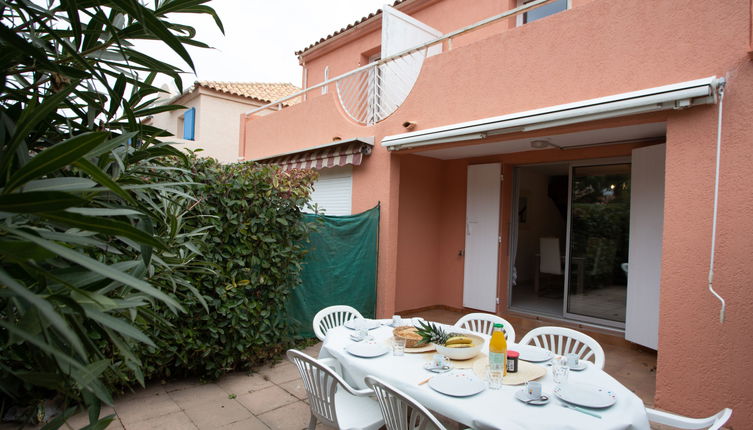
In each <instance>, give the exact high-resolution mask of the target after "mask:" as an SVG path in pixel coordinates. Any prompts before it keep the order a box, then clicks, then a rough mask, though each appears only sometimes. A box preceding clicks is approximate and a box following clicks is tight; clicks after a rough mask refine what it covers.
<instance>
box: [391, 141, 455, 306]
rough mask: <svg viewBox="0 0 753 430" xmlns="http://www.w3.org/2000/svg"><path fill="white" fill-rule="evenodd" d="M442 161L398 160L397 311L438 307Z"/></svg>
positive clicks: (406, 157) (414, 157)
mask: <svg viewBox="0 0 753 430" xmlns="http://www.w3.org/2000/svg"><path fill="white" fill-rule="evenodd" d="M441 164H442V163H441V161H439V160H436V159H433V158H426V157H418V156H415V155H407V156H405V157H400V196H399V199H400V208H399V217H398V224H399V226H400V229H399V233H398V247H397V257H398V266H397V288H396V291H397V296H396V298H395V307H396V309H398V310H406V309H418V308H422V307H427V306H433V305H436V304H438V303H440V302H439V301H438V300H440V297H439V296H440V286H439V280H440V278H439V273H440V270H438V269H439V267H438V266H437V262H438V261H437V257H438V255H439V253H440V250H441V249H442V248H441V246H440V240H439V238H440V236H441V234H440V233H441V230H440V228H439V227H440V219H441V217H442V208H443V206H442V204H441V203H442V194H443V190H442V187H441V177H442V176H441V167H442V166H441Z"/></svg>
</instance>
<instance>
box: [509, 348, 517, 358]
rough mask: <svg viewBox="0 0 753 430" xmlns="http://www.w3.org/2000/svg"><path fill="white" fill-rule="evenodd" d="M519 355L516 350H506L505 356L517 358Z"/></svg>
mask: <svg viewBox="0 0 753 430" xmlns="http://www.w3.org/2000/svg"><path fill="white" fill-rule="evenodd" d="M519 356H520V353H519V352H518V351H510V350H509V349H508V350H507V358H518V357H519Z"/></svg>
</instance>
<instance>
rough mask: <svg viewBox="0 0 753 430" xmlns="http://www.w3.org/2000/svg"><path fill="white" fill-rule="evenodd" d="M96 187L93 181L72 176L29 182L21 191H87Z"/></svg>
mask: <svg viewBox="0 0 753 430" xmlns="http://www.w3.org/2000/svg"><path fill="white" fill-rule="evenodd" d="M95 185H97V183H96V182H94V181H92V180H91V179H87V178H79V177H75V176H72V177H62V178H50V179H37V180H35V181H29V182H27V183H26V185H24V186H23V187H21V191H25V192H29V191H86V190H89V189H91V188H92V187H94V186H95Z"/></svg>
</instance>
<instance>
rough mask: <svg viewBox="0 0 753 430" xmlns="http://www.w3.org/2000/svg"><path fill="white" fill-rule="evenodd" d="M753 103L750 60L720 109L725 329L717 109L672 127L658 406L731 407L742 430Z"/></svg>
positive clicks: (748, 413)
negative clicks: (715, 209) (720, 298)
mask: <svg viewBox="0 0 753 430" xmlns="http://www.w3.org/2000/svg"><path fill="white" fill-rule="evenodd" d="M741 55H744V53H742V52H741ZM752 101H753V63H751V62H748V61H745V62H743V63H741V64H740V67H739V68H737V69H736V70H734V71H732V72H731V73H730V75H729V83H728V85H727V90H726V95H725V98H724V109H723V111H724V118H723V124H724V126H723V132H722V152H721V158H720V172H721V173H720V181H719V212H718V225H717V242H716V243H717V248H716V256H715V260H716V261H715V268H714V274H715V277H714V288H715V289H716V291H718V292H719V294H721V295H722V296H723V297H724V298H725V299H726V301H727V312H726V319H725V321H724V322H723V323H721V322H720V321H719V311H720V303H719V302H718V301H717V300H716V298H714V296H712V295H711V293H710V292H708V291H707V280H708V270H709V257H710V243H711V230H712V223H711V221H712V215H713V190H714V168H715V165H714V162H715V158H716V155H715V151H716V125H717V121H716V118H717V113H718V110H717V109H718V106H709V107H703V108H695V109H690V110H688V111H686V112H681V113H677V114H675V115H673V116H672V117H671V118H670V120H669V121H668V123H667V127H668V130H667V161H666V169H667V170H666V189H665V194H666V198H665V205H664V211H665V212H664V241H663V242H664V249H663V259H662V260H663V261H662V279H661V302H660V303H661V317H660V318H661V319H660V331H659V361H658V372H657V380H656V403H657V405H658V406H660V407H663V408H667V409H670V410H673V411H679V412H684V413H687V414H690V415H694V416H696V415H704V414H707V415H708V414H711V413H713V412H715V411H717V410H719V409H721V408H723V407H731V408H733V410H734V412H733V415H732V420H731V424H732V426H733V427H734V428H736V429H737V428H740V429H742V428H753V389H752V388H751V387H753V360H751V353H753V336H751V335H750V329H751V327H753V259H752V257H753V187H751V186H750V173H751V171H753V120H752V118H753V102H752ZM703 357H706V358H708V357H711V359H704V358H703Z"/></svg>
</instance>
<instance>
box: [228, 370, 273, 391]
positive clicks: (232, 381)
mask: <svg viewBox="0 0 753 430" xmlns="http://www.w3.org/2000/svg"><path fill="white" fill-rule="evenodd" d="M216 384H217V386H219V387H220V388H222V389H223V390H225V391H226V392H227V393H228V394H235V395H238V396H240V395H242V394H247V393H251V392H254V391H259V390H263V389H265V388H269V387H271V386H273V385H274V384H273V383H272V382H271V381H269V380H267V379H265V378H264V376H263V375H261V374H259V373H254V374H252V375H249V374H247V373H246V372H237V373H231V374H229V375H226V376H223V377H222V378H221V379H220V380H219V381H217V383H216Z"/></svg>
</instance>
